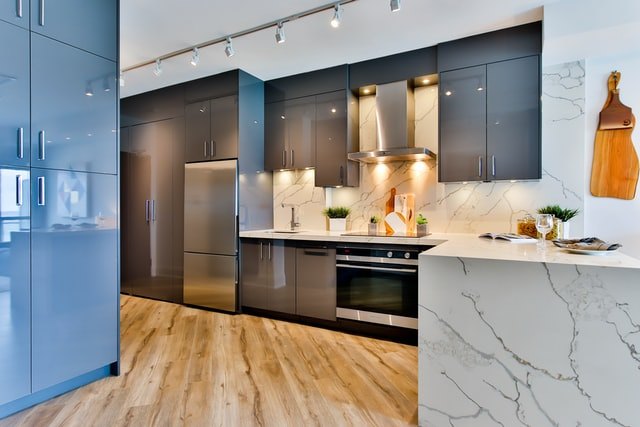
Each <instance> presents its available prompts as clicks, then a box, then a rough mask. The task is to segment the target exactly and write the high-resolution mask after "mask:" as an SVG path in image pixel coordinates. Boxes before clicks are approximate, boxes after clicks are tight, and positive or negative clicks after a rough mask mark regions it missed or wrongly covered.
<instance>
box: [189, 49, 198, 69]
mask: <svg viewBox="0 0 640 427" xmlns="http://www.w3.org/2000/svg"><path fill="white" fill-rule="evenodd" d="M199 62H200V51H198V48H197V47H194V48H193V53H192V54H191V61H189V64H191V65H193V66H194V67H195V66H197V65H198V63H199Z"/></svg>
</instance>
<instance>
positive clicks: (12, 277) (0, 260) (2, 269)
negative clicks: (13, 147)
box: [0, 167, 31, 405]
mask: <svg viewBox="0 0 640 427" xmlns="http://www.w3.org/2000/svg"><path fill="white" fill-rule="evenodd" d="M0 182H1V183H2V199H0V239H1V240H0V384H1V386H0V405H2V404H4V403H7V402H11V401H13V400H15V399H18V398H20V397H23V396H26V395H28V394H29V393H30V392H31V363H30V362H31V277H30V275H31V265H30V260H31V258H30V252H31V249H30V240H31V239H30V238H29V231H30V204H29V200H30V191H29V190H30V183H29V170H28V169H21V168H11V167H2V168H0Z"/></svg>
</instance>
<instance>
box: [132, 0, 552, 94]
mask: <svg viewBox="0 0 640 427" xmlns="http://www.w3.org/2000/svg"><path fill="white" fill-rule="evenodd" d="M552 1H554V0H402V9H401V10H400V11H399V12H395V13H392V12H390V9H389V0H357V1H355V2H353V3H350V4H347V5H345V6H344V14H343V19H342V25H341V26H340V27H339V28H338V29H334V28H332V27H331V26H330V25H329V20H330V19H331V17H332V12H331V11H326V12H322V13H318V14H316V15H313V16H309V17H305V18H301V19H298V20H295V21H292V22H290V23H287V24H285V27H284V29H285V33H286V42H285V43H283V44H277V43H276V42H275V37H274V34H275V28H270V29H267V30H264V31H261V32H258V33H254V34H251V35H247V36H243V37H240V38H237V39H235V40H234V42H233V45H234V47H235V50H236V54H235V56H233V57H232V58H227V57H226V56H225V54H224V51H223V49H224V44H217V45H213V46H210V47H207V48H204V49H202V50H201V51H200V57H201V59H200V64H199V65H198V66H197V67H193V66H192V65H190V64H189V60H190V54H185V55H182V56H179V57H176V58H172V59H168V60H166V61H163V73H162V74H161V75H160V76H158V77H156V76H154V74H153V73H152V68H153V67H152V66H147V67H143V68H140V69H136V70H132V71H129V72H126V73H125V74H124V77H125V86H124V87H122V88H120V89H121V97H126V96H130V95H135V94H137V93H141V92H147V91H149V90H153V89H157V88H160V87H165V86H170V85H172V84H176V83H181V82H184V81H188V80H193V79H197V78H200V77H204V76H209V75H213V74H218V73H220V72H223V71H227V70H231V69H235V68H241V69H243V70H245V71H247V72H249V73H251V74H253V75H255V76H256V77H259V78H261V79H263V80H269V79H273V78H276V77H282V76H287V75H291V74H297V73H301V72H305V71H310V70H315V69H321V68H325V67H330V66H334V65H339V64H345V63H354V62H358V61H362V60H365V59H371V58H376V57H380V56H385V55H390V54H393V53H398V52H404V51H407V50H412V49H418V48H422V47H426V46H432V45H435V44H437V43H439V42H442V41H447V40H453V39H458V38H461V37H465V36H469V35H472V34H479V33H484V32H487V31H492V30H496V29H500V28H505V27H510V26H514V25H519V24H523V23H527V22H532V21H536V20H539V19H542V6H543V5H544V4H547V3H551V2H552ZM327 3H330V0H295V1H293V0H269V1H265V0H233V1H231V0H230V1H221V0H180V1H178V0H130V1H121V2H120V61H121V64H120V66H121V68H122V69H124V68H127V67H130V66H133V65H136V64H139V63H142V62H146V61H149V60H153V59H155V58H156V57H158V56H160V55H163V54H167V53H169V52H172V51H176V50H180V49H183V48H188V47H190V46H193V45H196V44H199V43H202V42H205V41H207V40H212V39H216V38H218V37H223V36H226V35H228V34H232V33H236V32H239V31H242V30H245V29H249V28H252V27H255V26H259V25H261V24H264V23H267V22H270V21H274V20H278V19H280V18H283V17H286V16H289V15H294V14H296V13H299V12H302V11H304V10H308V9H311V8H314V7H316V6H320V5H323V4H327Z"/></svg>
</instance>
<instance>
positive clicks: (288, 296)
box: [266, 240, 296, 314]
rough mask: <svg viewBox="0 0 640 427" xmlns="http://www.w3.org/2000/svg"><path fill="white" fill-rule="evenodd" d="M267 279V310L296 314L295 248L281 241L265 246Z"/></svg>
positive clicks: (274, 241) (273, 241) (271, 242)
mask: <svg viewBox="0 0 640 427" xmlns="http://www.w3.org/2000/svg"><path fill="white" fill-rule="evenodd" d="M266 255H267V263H268V265H269V277H268V280H267V308H268V309H269V310H272V311H278V312H280V313H289V314H295V312H296V248H294V247H292V246H286V245H285V244H284V241H283V240H272V241H270V242H269V243H268V246H267V254H266Z"/></svg>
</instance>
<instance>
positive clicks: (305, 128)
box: [284, 96, 316, 169]
mask: <svg viewBox="0 0 640 427" xmlns="http://www.w3.org/2000/svg"><path fill="white" fill-rule="evenodd" d="M284 109H285V111H284V115H285V120H284V122H285V126H286V132H287V136H286V138H287V143H286V146H287V150H288V151H287V167H288V168H290V169H304V168H310V167H314V166H315V164H316V97H315V96H305V97H303V98H298V99H290V100H286V101H284Z"/></svg>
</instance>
